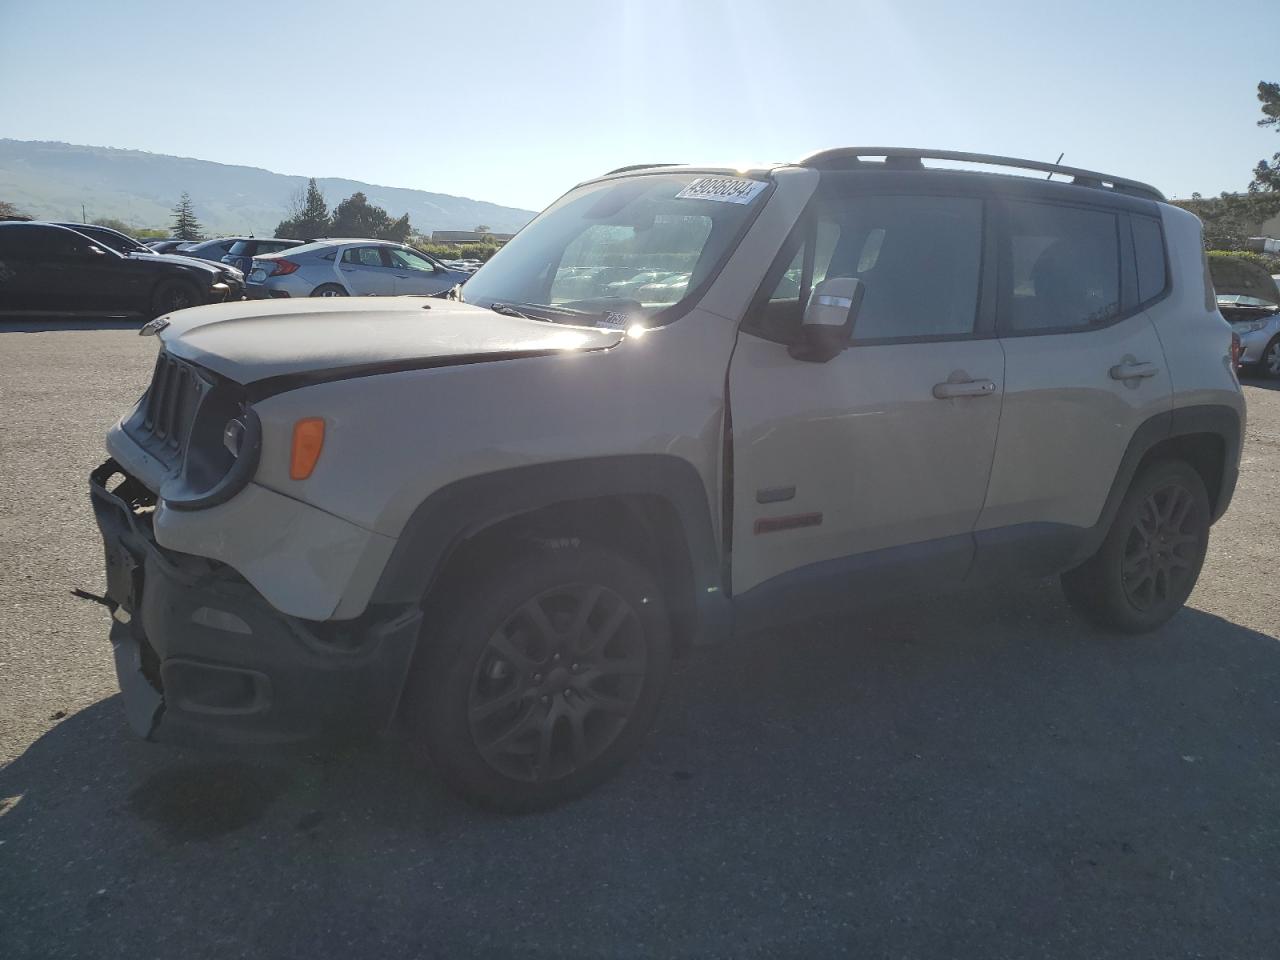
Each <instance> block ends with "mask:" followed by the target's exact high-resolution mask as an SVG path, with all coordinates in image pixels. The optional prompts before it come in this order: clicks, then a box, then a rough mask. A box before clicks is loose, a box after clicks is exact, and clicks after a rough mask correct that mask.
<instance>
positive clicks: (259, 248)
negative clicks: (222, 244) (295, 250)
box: [221, 237, 303, 273]
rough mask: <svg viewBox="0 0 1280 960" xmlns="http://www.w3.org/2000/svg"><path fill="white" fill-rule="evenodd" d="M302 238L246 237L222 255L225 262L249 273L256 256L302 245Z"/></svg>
mask: <svg viewBox="0 0 1280 960" xmlns="http://www.w3.org/2000/svg"><path fill="white" fill-rule="evenodd" d="M302 243H303V241H301V240H282V239H280V238H279V237H266V238H263V239H258V238H257V237H245V238H244V239H241V240H237V241H236V242H235V243H233V244H231V246H230V247H229V248H228V249H227V254H226V256H224V257H222V258H221V259H222V262H223V263H229V264H231V266H233V267H235V268H236V269H237V270H241V271H243V272H244V273H248V272H249V270H250V269H251V267H252V264H253V258H254V257H263V256H266V255H267V254H268V253H279V252H280V251H282V250H288V249H289V248H290V247H300V246H302Z"/></svg>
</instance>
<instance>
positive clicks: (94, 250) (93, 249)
mask: <svg viewBox="0 0 1280 960" xmlns="http://www.w3.org/2000/svg"><path fill="white" fill-rule="evenodd" d="M106 255H107V251H105V250H103V249H102V248H101V247H99V246H98V245H97V244H93V243H91V244H89V246H87V247H85V248H84V257H85V259H86V260H94V259H96V258H97V257H105V256H106Z"/></svg>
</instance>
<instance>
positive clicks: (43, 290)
mask: <svg viewBox="0 0 1280 960" xmlns="http://www.w3.org/2000/svg"><path fill="white" fill-rule="evenodd" d="M100 229H105V228H100ZM112 232H113V233H114V231H112ZM236 273H238V271H237V272H232V270H231V269H230V268H228V267H225V266H223V265H222V264H212V263H203V262H200V261H195V260H187V259H184V258H179V257H169V256H164V255H161V254H154V253H131V254H129V255H127V256H126V255H125V254H122V253H119V252H117V251H116V250H114V249H112V247H111V246H110V245H108V244H106V243H103V242H101V241H95V240H94V239H91V238H90V237H88V236H86V235H84V234H83V233H80V232H79V231H77V230H72V229H70V228H69V227H64V226H60V225H59V224H56V223H38V222H36V223H0V314H4V313H9V314H28V313H89V314H95V315H102V314H141V315H143V316H147V317H154V316H158V315H160V314H162V313H168V312H170V311H173V310H181V309H182V308H184V307H193V306H196V305H197V304H202V303H217V302H220V301H223V300H229V299H235V300H238V299H240V297H241V296H242V295H243V291H244V288H243V284H242V283H241V282H240V281H239V280H237V279H236Z"/></svg>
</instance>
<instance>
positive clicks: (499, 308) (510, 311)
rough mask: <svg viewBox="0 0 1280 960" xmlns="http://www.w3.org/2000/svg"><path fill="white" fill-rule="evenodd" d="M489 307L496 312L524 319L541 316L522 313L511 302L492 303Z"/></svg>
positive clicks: (535, 318)
mask: <svg viewBox="0 0 1280 960" xmlns="http://www.w3.org/2000/svg"><path fill="white" fill-rule="evenodd" d="M489 309H490V310H492V311H493V312H494V313H500V314H502V315H503V316H504V317H519V318H520V319H522V320H538V319H540V318H539V317H531V316H529V315H528V314H527V313H522V312H521V311H519V310H517V309H516V308H515V307H513V306H512V305H511V304H509V303H491V304H489Z"/></svg>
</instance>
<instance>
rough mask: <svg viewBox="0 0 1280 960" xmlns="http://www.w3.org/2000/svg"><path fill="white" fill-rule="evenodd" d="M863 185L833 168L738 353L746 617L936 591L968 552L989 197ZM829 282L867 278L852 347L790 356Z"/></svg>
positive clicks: (963, 567) (740, 592)
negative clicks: (816, 293) (806, 315)
mask: <svg viewBox="0 0 1280 960" xmlns="http://www.w3.org/2000/svg"><path fill="white" fill-rule="evenodd" d="M857 184H858V181H857V180H855V179H852V178H843V179H842V178H841V177H840V176H839V175H834V176H833V175H827V177H825V178H824V182H823V185H822V186H821V187H820V188H819V191H818V193H817V194H816V195H815V198H814V200H813V202H812V204H811V209H810V211H809V213H808V214H807V215H806V217H805V219H804V221H802V224H801V226H800V227H799V228H798V229H797V234H798V236H796V237H793V238H792V240H791V241H790V243H789V245H788V247H787V249H785V250H784V251H783V255H782V256H781V257H780V258H779V261H778V263H776V264H775V266H774V268H773V270H772V271H771V274H770V276H769V277H768V278H767V280H766V284H765V290H767V291H768V292H767V294H762V296H761V297H759V298H758V299H757V303H756V305H755V306H754V307H753V308H752V310H751V314H750V315H749V316H748V317H747V319H746V322H745V324H744V328H743V333H742V335H741V336H740V337H739V341H738V345H737V348H736V351H735V353H734V357H733V362H732V367H731V370H730V376H729V393H730V404H731V411H732V417H731V420H732V442H733V449H732V484H733V528H732V545H731V556H732V586H733V590H734V594H735V597H736V598H737V600H738V601H739V610H740V614H743V615H745V617H746V618H747V620H748V623H747V624H746V625H748V626H749V625H750V622H749V621H750V620H751V619H753V616H754V614H756V613H759V614H761V615H764V612H765V611H766V610H768V609H771V608H776V607H778V606H779V604H778V603H777V601H778V600H784V601H790V602H791V603H792V604H793V605H797V606H798V607H799V609H803V610H806V611H809V612H816V611H817V610H819V609H822V608H824V607H828V606H843V605H844V603H845V602H846V601H849V600H852V599H854V598H855V597H856V596H857V595H858V594H859V593H860V592H865V591H867V590H876V591H878V590H879V589H880V585H885V586H898V587H907V588H912V587H920V588H922V589H926V590H927V589H931V588H936V587H938V586H942V585H944V584H945V583H950V582H954V581H958V580H959V579H962V578H963V577H964V575H965V574H966V573H967V570H968V566H969V563H970V561H971V559H972V555H973V547H972V542H973V537H972V530H973V527H974V523H975V522H976V520H977V518H978V515H979V513H980V511H981V510H982V505H983V498H984V496H985V494H986V490H987V481H988V478H989V474H990V468H991V458H992V453H993V451H994V449H995V444H996V433H997V427H998V426H999V422H1000V407H1001V402H1002V397H1003V393H1004V355H1003V352H1002V350H1001V347H1000V343H999V341H998V340H996V339H994V337H993V336H992V333H991V327H992V324H993V306H992V304H993V297H992V296H991V290H992V288H993V286H994V284H993V283H992V282H991V281H992V279H993V277H994V264H993V263H992V262H991V250H990V245H989V243H988V241H987V239H986V237H985V234H984V222H985V217H984V207H985V204H986V201H984V200H983V199H982V198H981V197H979V196H945V197H944V196H886V195H881V194H875V193H869V192H866V190H865V189H860V188H859V187H858V185H857ZM824 277H857V278H859V279H861V280H862V281H863V283H864V284H865V288H866V294H865V297H864V299H863V302H862V308H861V310H860V312H859V315H858V319H857V322H856V324H855V327H854V335H853V337H854V339H853V344H852V346H850V347H849V348H848V349H846V350H845V351H844V352H843V353H842V354H840V355H839V356H837V357H836V358H834V359H833V360H831V361H829V362H827V363H806V362H803V361H798V360H794V359H792V358H791V357H790V356H789V354H788V352H787V347H786V344H787V343H788V342H790V341H791V340H792V339H793V338H794V335H795V328H796V326H797V325H798V323H799V318H800V316H801V311H802V306H801V305H802V304H803V303H805V302H806V301H807V299H808V296H809V293H810V291H811V289H812V287H813V286H814V285H815V284H816V283H818V282H819V281H820V280H821V279H823V278H824ZM766 598H767V600H768V602H767V603H764V602H760V601H763V600H765V599H766ZM782 606H785V603H784V604H782Z"/></svg>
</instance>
